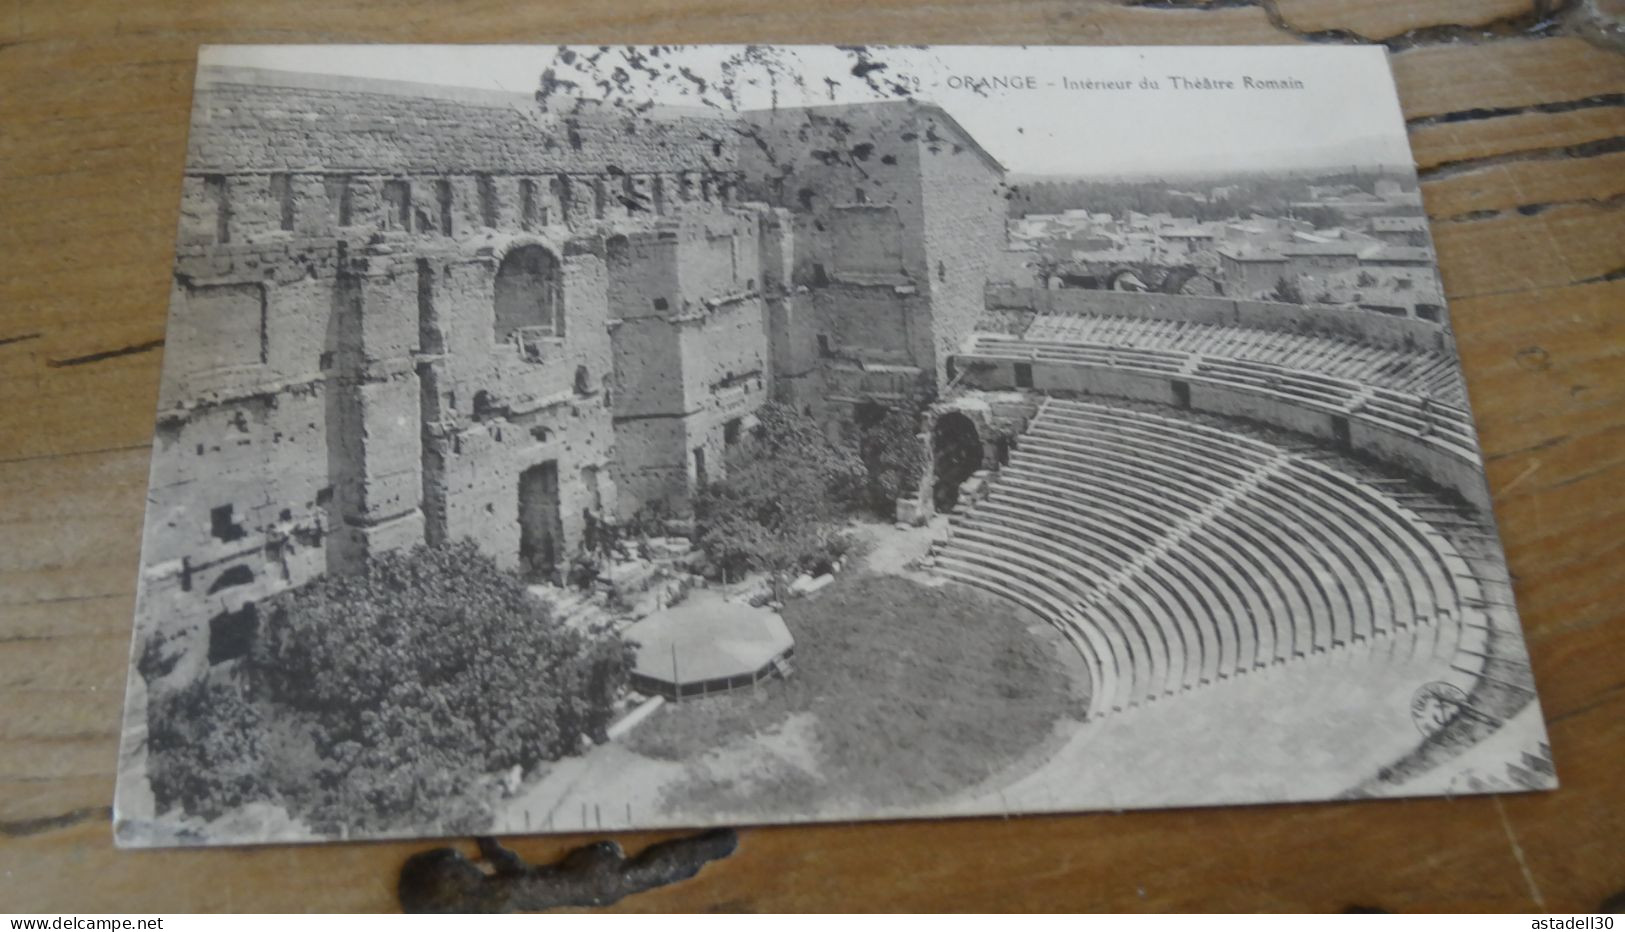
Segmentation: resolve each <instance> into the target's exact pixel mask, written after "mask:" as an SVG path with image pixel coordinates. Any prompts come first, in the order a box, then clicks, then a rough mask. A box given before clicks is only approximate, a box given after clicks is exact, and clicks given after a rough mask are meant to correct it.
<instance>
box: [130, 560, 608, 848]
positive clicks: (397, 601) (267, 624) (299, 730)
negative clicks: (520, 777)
mask: <svg viewBox="0 0 1625 932" xmlns="http://www.w3.org/2000/svg"><path fill="white" fill-rule="evenodd" d="M261 617H262V618H263V619H264V620H263V621H262V623H261V626H260V630H259V632H258V634H257V636H256V638H255V643H254V645H253V648H252V649H251V651H250V653H249V655H248V656H247V657H246V658H245V659H244V661H243V665H242V668H241V669H240V670H239V671H238V677H237V680H238V682H236V683H232V684H224V685H223V684H219V683H214V684H210V685H206V686H202V687H197V688H196V689H194V690H183V691H182V692H181V693H180V694H179V695H177V696H176V697H174V698H173V699H171V700H170V701H172V702H183V703H187V705H186V706H185V707H184V708H178V707H171V708H168V709H165V710H160V711H159V712H158V714H155V715H154V716H153V717H152V720H153V721H154V722H163V721H169V720H170V719H172V718H173V719H175V720H177V721H183V722H186V723H187V725H186V726H184V729H185V730H183V731H182V732H179V733H177V734H175V735H167V734H166V735H164V736H163V737H162V741H159V742H155V743H154V744H153V746H152V750H153V753H154V755H155V756H156V757H158V758H160V761H159V763H158V765H157V766H155V767H154V771H153V774H154V776H153V784H154V792H155V794H156V795H157V796H158V798H159V800H160V802H161V803H165V804H179V805H181V806H183V807H184V808H185V809H186V810H187V811H189V812H193V813H196V814H200V815H205V816H208V815H211V814H215V813H216V812H217V811H218V810H219V809H220V808H221V807H222V806H229V805H230V804H231V803H232V802H233V801H239V802H240V801H242V800H243V799H244V798H245V797H248V796H250V795H252V792H258V793H260V794H262V795H261V798H267V799H268V801H275V802H281V803H282V804H283V805H284V806H286V807H287V808H288V810H289V812H290V813H292V814H293V815H294V816H296V817H298V818H301V819H303V820H305V821H306V822H308V823H309V824H310V825H311V826H312V827H313V828H315V829H316V830H317V831H320V832H334V831H337V830H338V829H339V828H340V827H343V826H348V827H350V828H353V829H365V830H367V831H389V830H406V829H421V828H422V827H423V826H424V825H435V824H440V825H444V826H446V827H447V828H449V829H456V830H475V829H479V828H481V827H482V826H483V825H484V824H485V823H488V822H489V817H490V811H489V800H488V798H487V796H486V793H485V787H486V785H487V783H488V781H489V779H490V775H492V774H494V773H498V772H501V771H505V770H508V769H510V768H512V767H515V766H518V767H520V768H530V767H533V766H534V765H536V764H538V763H540V762H543V761H550V760H556V759H558V758H560V757H563V756H565V755H567V754H573V753H576V752H577V751H578V750H579V749H580V747H581V745H582V743H583V739H585V738H588V737H594V738H598V737H602V735H603V732H604V730H605V728H606V727H607V726H608V724H609V720H610V717H611V715H612V713H613V703H614V701H615V699H616V696H617V695H618V694H619V692H620V691H621V689H622V687H623V686H624V685H625V683H626V681H627V676H628V673H629V671H630V668H631V664H632V658H633V655H632V649H631V648H630V647H629V646H627V645H625V644H623V643H622V642H621V641H620V640H619V639H618V638H613V637H609V638H603V637H594V636H589V635H587V634H584V633H582V632H580V631H577V630H574V629H570V628H566V627H565V626H563V625H562V624H560V623H559V622H557V621H556V620H554V619H552V618H551V617H549V616H548V614H547V612H546V611H545V610H544V609H543V608H542V606H541V605H539V604H538V603H537V602H535V601H534V600H532V599H531V598H530V597H529V595H528V594H527V593H526V591H525V586H524V584H523V582H522V581H521V580H520V579H519V577H518V576H516V575H515V574H513V573H510V572H507V571H505V570H502V569H501V568H499V567H498V566H496V564H495V563H494V562H492V560H491V559H490V558H489V557H487V556H485V555H484V554H483V553H481V552H480V551H479V549H478V547H477V546H476V545H475V544H474V543H473V542H472V541H466V540H465V541H459V542H456V543H453V544H449V545H447V546H445V547H440V548H428V547H418V548H415V549H413V550H411V551H409V552H399V551H397V552H390V553H385V554H382V555H379V556H376V557H374V558H372V559H371V560H369V561H368V563H367V564H366V565H365V566H364V567H363V568H362V569H360V570H359V571H357V572H355V573H352V574H348V575H332V576H325V577H322V578H320V579H318V580H315V581H314V582H312V583H309V584H307V585H305V586H302V587H300V588H298V589H295V590H292V591H290V592H286V593H283V594H281V595H278V596H276V597H274V598H272V599H270V600H268V602H267V603H266V604H265V605H264V606H263V608H262V611H261ZM232 690H237V692H236V696H235V698H234V697H233V695H232ZM194 692H195V693H196V694H194ZM221 735H237V736H244V735H249V736H255V737H256V738H257V739H259V740H257V741H255V742H252V743H247V744H244V745H243V746H242V747H236V746H231V745H222V744H221V739H220V738H219V737H218V736H221ZM266 742H273V743H275V744H276V745H277V747H278V748H279V749H280V750H278V751H277V752H276V753H273V751H272V750H271V749H270V748H269V747H267V746H265V743H266ZM166 755H167V756H168V760H167V762H166V761H165V760H163V758H165V757H166ZM199 768H207V769H205V770H203V771H202V772H205V773H218V774H219V775H220V776H219V777H218V778H212V779H214V783H218V784H222V785H220V786H213V785H197V781H196V779H193V780H192V782H191V783H188V782H187V776H188V775H187V773H186V771H188V770H192V771H194V773H193V774H192V776H193V777H194V778H195V774H196V772H197V770H198V769H199ZM245 771H248V772H252V773H253V774H254V777H255V779H257V780H260V781H262V784H256V785H254V786H246V785H245V783H244V780H245V778H244V776H243V774H244V772H245ZM251 791H252V792H251Z"/></svg>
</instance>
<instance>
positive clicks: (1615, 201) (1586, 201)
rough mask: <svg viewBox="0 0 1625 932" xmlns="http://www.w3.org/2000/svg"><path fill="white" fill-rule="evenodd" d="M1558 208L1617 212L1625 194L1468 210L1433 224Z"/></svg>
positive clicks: (1529, 214) (1528, 214)
mask: <svg viewBox="0 0 1625 932" xmlns="http://www.w3.org/2000/svg"><path fill="white" fill-rule="evenodd" d="M1558 207H1589V208H1592V209H1595V210H1618V209H1619V208H1620V207H1625V193H1621V194H1615V195H1613V196H1612V197H1577V198H1569V199H1566V200H1560V201H1537V202H1534V203H1529V204H1515V205H1513V206H1512V207H1503V208H1499V209H1496V208H1487V209H1485V210H1469V211H1464V212H1462V213H1459V214H1452V215H1450V216H1448V217H1434V218H1433V222H1434V223H1472V222H1475V221H1479V220H1493V219H1496V218H1498V217H1510V216H1511V215H1513V214H1518V215H1520V216H1524V217H1536V216H1539V215H1540V214H1543V213H1545V212H1546V211H1548V210H1552V209H1554V208H1558Z"/></svg>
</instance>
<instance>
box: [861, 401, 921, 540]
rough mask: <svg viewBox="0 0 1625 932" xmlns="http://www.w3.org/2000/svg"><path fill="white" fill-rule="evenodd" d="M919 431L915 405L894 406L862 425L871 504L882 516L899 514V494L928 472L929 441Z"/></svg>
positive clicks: (863, 455) (862, 447)
mask: <svg viewBox="0 0 1625 932" xmlns="http://www.w3.org/2000/svg"><path fill="white" fill-rule="evenodd" d="M918 435H919V414H918V412H917V411H915V410H913V409H911V408H890V409H888V410H887V411H886V413H885V414H884V415H883V416H881V417H880V418H879V419H878V420H877V421H875V422H874V423H872V424H869V425H866V426H863V427H861V428H860V433H859V440H858V450H859V453H860V455H861V456H862V458H863V465H864V469H865V470H866V472H867V482H866V488H867V492H868V504H869V508H870V509H871V510H873V511H874V512H875V514H877V515H879V516H881V517H882V518H893V517H896V515H897V499H898V496H900V495H902V494H903V493H904V492H906V491H909V490H911V489H913V488H915V487H917V486H918V485H919V483H920V477H921V476H923V475H925V445H924V444H922V443H921V442H920V438H919V436H918Z"/></svg>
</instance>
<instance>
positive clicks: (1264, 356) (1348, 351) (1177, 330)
mask: <svg viewBox="0 0 1625 932" xmlns="http://www.w3.org/2000/svg"><path fill="white" fill-rule="evenodd" d="M1025 339H1027V340H1031V341H1033V342H1040V343H1072V344H1093V345H1099V346H1129V347H1136V348H1140V349H1149V350H1161V351H1165V352H1172V353H1180V354H1191V353H1194V354H1198V355H1202V356H1218V357H1224V358H1230V359H1246V360H1251V361H1253V362H1262V363H1269V364H1271V365H1275V366H1278V367H1280V368H1284V369H1308V370H1312V371H1315V372H1320V373H1324V374H1326V375H1329V376H1334V377H1336V378H1340V379H1348V380H1351V381H1354V382H1359V383H1361V384H1365V385H1381V386H1385V387H1389V388H1394V389H1398V390H1400V391H1403V392H1409V393H1410V394H1413V395H1422V396H1430V397H1434V398H1437V399H1438V400H1440V401H1444V402H1446V403H1448V404H1456V405H1460V404H1464V403H1465V402H1466V394H1465V393H1464V391H1463V390H1462V385H1461V378H1460V375H1459V370H1458V369H1457V367H1456V365H1455V362H1454V360H1452V359H1451V358H1450V357H1449V356H1447V355H1445V354H1443V353H1439V352H1406V351H1403V350H1398V349H1394V348H1392V347H1387V346H1378V345H1375V344H1372V343H1366V342H1361V341H1358V340H1349V339H1341V338H1338V337H1334V336H1326V335H1320V334H1311V333H1283V332H1281V331H1277V330H1262V329H1258V328H1252V327H1237V326H1230V325H1224V324H1198V323H1190V322H1187V321H1178V320H1154V319H1148V318H1141V317H1123V316H1116V315H1109V314H1079V315H1060V314H1041V315H1039V316H1038V317H1036V318H1035V319H1034V320H1033V322H1032V324H1031V326H1029V327H1028V328H1027V332H1026V335H1025Z"/></svg>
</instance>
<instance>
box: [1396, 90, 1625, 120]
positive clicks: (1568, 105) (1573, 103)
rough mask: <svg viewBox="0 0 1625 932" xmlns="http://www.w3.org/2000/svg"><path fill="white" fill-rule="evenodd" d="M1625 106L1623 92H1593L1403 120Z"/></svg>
mask: <svg viewBox="0 0 1625 932" xmlns="http://www.w3.org/2000/svg"><path fill="white" fill-rule="evenodd" d="M1618 106H1625V94H1593V95H1591V96H1590V97H1581V98H1578V99H1575V100H1554V101H1550V102H1548V103H1538V104H1529V105H1527V106H1522V107H1475V108H1473V109H1471V110H1451V111H1449V112H1448V113H1434V114H1430V115H1428V116H1422V117H1415V118H1413V119H1409V120H1406V121H1405V125H1406V126H1407V127H1411V128H1415V127H1420V126H1437V125H1439V124H1441V123H1466V122H1471V121H1473V120H1492V119H1495V118H1496V117H1509V116H1522V115H1524V114H1529V113H1570V112H1573V111H1575V110H1589V109H1592V108H1594V107H1618Z"/></svg>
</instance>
